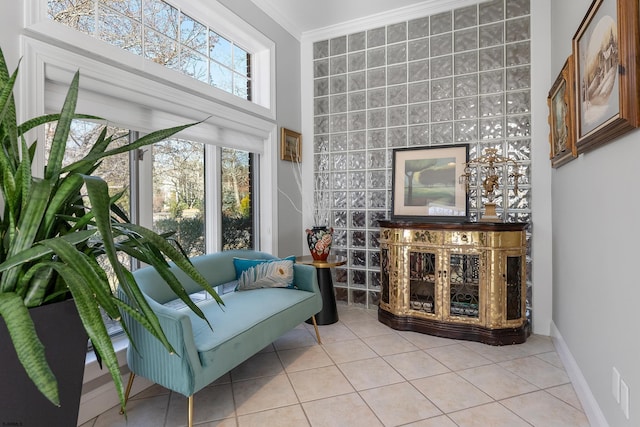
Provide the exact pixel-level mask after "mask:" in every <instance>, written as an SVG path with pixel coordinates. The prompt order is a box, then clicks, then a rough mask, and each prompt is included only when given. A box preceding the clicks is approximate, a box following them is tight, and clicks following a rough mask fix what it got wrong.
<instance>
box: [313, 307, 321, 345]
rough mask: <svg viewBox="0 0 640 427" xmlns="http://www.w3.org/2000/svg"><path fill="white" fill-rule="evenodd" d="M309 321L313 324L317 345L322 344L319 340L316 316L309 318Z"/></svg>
mask: <svg viewBox="0 0 640 427" xmlns="http://www.w3.org/2000/svg"><path fill="white" fill-rule="evenodd" d="M311 321H312V322H313V328H314V329H315V330H316V339H317V340H318V344H322V340H321V339H320V331H319V330H318V324H317V323H316V315H315V314H314V315H313V316H311Z"/></svg>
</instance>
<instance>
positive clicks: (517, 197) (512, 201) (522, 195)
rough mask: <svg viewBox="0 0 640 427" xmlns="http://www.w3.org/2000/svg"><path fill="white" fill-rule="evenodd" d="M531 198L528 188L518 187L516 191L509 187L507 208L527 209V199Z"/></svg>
mask: <svg viewBox="0 0 640 427" xmlns="http://www.w3.org/2000/svg"><path fill="white" fill-rule="evenodd" d="M530 199H531V189H530V188H519V189H518V192H517V193H516V192H515V191H513V189H509V202H508V205H507V206H508V207H509V209H529V207H530V206H529V200H530Z"/></svg>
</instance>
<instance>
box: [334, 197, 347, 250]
mask: <svg viewBox="0 0 640 427" xmlns="http://www.w3.org/2000/svg"><path fill="white" fill-rule="evenodd" d="M332 194H333V200H332V206H333V208H334V209H346V208H347V192H346V191H334V192H333V193H332ZM333 238H334V239H335V238H336V232H335V230H334V233H333Z"/></svg>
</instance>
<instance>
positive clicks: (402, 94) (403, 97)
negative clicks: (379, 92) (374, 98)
mask: <svg viewBox="0 0 640 427" xmlns="http://www.w3.org/2000/svg"><path fill="white" fill-rule="evenodd" d="M422 84H426V83H422ZM406 103H407V85H398V86H391V87H388V88H387V105H389V106H393V105H401V104H406Z"/></svg>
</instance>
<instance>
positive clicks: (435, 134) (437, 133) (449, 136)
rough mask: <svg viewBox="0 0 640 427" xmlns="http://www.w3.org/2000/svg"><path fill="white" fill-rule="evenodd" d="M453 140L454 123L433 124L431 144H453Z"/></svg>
mask: <svg viewBox="0 0 640 427" xmlns="http://www.w3.org/2000/svg"><path fill="white" fill-rule="evenodd" d="M452 142H453V123H451V122H443V123H433V124H431V144H433V145H436V144H451V143H452Z"/></svg>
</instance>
